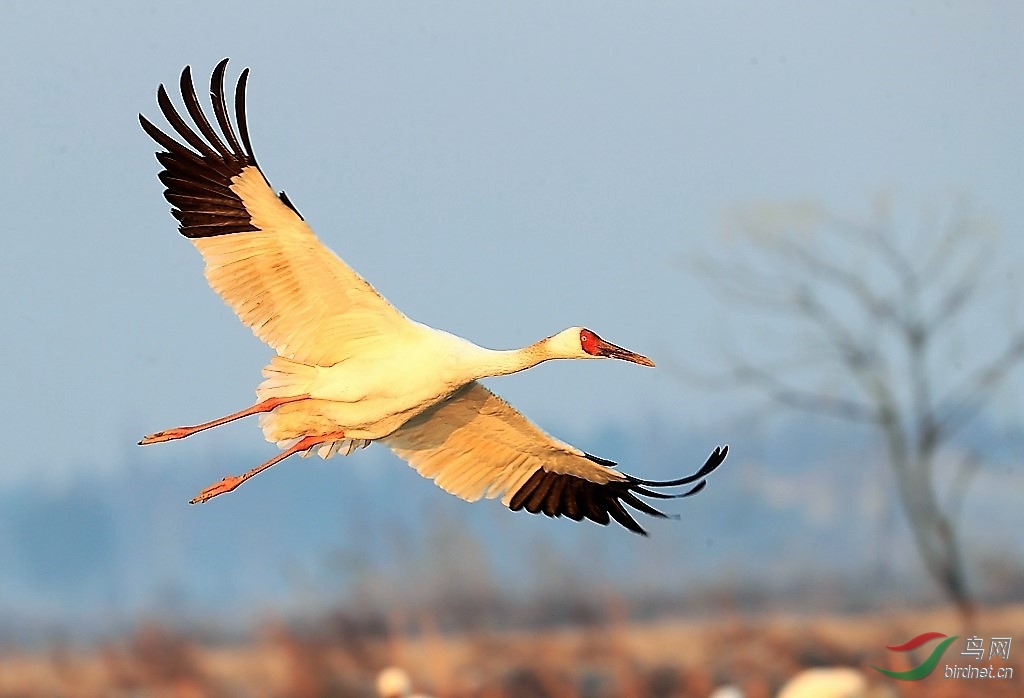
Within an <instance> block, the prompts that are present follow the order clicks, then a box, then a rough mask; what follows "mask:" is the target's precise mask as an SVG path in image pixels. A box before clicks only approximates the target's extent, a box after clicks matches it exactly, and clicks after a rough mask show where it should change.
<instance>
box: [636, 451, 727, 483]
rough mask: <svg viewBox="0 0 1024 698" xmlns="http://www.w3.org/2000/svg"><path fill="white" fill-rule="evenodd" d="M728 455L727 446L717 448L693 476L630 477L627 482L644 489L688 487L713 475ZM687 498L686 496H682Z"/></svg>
mask: <svg viewBox="0 0 1024 698" xmlns="http://www.w3.org/2000/svg"><path fill="white" fill-rule="evenodd" d="M728 455H729V446H728V445H725V446H718V447H717V448H715V450H714V451H712V452H711V455H710V456H708V459H707V460H706V461H704V465H702V466H701V468H700V470H698V471H697V472H695V473H694V474H693V475H687V476H686V477H681V478H678V479H676V480H641V479H640V478H638V477H632V476H630V478H629V481H630V482H633V483H635V484H637V485H643V486H646V487H678V486H680V485H689V484H690V483H692V482H697V481H698V480H703V479H704V478H706V477H707V476H708V475H710V474H711V473H713V472H714V471H715V470H716V469H717V468H718V466H720V465H721V464H722V463H723V462H725V458H726V456H728ZM682 496H687V495H682Z"/></svg>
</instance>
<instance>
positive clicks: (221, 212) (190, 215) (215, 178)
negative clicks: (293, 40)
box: [139, 58, 412, 366]
mask: <svg viewBox="0 0 1024 698" xmlns="http://www.w3.org/2000/svg"><path fill="white" fill-rule="evenodd" d="M227 62H228V59H226V58H225V59H224V60H223V61H221V62H220V63H218V64H217V67H216V68H215V69H214V71H213V77H212V78H211V80H210V95H211V98H212V102H213V112H214V115H215V117H216V123H217V127H214V126H213V125H212V124H211V123H210V121H209V120H208V119H207V116H206V114H205V113H204V110H203V108H202V106H200V104H199V99H198V98H197V97H196V91H195V86H194V85H193V83H192V76H191V72H190V70H189V68H188V67H186V68H185V70H184V71H182V73H181V94H182V98H183V100H184V103H185V108H186V110H187V112H188V116H189V117H190V118H191V120H192V122H193V125H194V128H193V125H190V124H189V123H187V122H186V120H185V119H184V118H182V116H181V115H180V114H178V112H177V111H176V110H175V108H174V106H173V105H172V104H171V100H170V98H168V96H167V91H166V90H165V89H164V86H163V85H161V86H160V89H159V90H158V91H157V102H158V104H159V105H160V110H161V111H162V112H163V114H164V116H165V117H166V118H167V122H168V123H169V124H170V125H171V127H172V128H173V129H174V131H175V132H176V133H177V135H178V136H179V137H180V139H181V140H180V141H179V140H176V139H175V138H172V137H171V136H168V135H167V134H166V133H164V132H163V131H161V130H160V129H158V128H157V127H156V126H154V125H153V124H152V123H150V122H149V121H148V120H147V119H146V118H145V117H144V116H142V115H141V114H140V115H139V120H140V122H141V123H142V128H143V129H145V131H146V133H148V134H149V135H150V136H151V137H152V138H153V140H155V141H156V142H157V143H158V144H160V145H161V146H162V147H163V148H164V150H163V152H158V153H157V154H156V157H157V160H159V161H160V164H161V165H163V166H164V170H163V171H162V172H161V173H160V181H162V182H163V183H164V184H165V185H166V186H167V190H166V191H165V192H164V196H165V197H166V198H167V200H168V201H169V202H170V203H171V205H172V206H173V207H174V208H173V209H172V210H171V213H172V214H173V215H174V217H175V218H177V219H178V221H179V223H180V226H179V228H178V230H179V231H181V234H182V235H184V236H185V237H187V238H189V239H190V240H191V241H192V243H193V244H194V245H195V246H196V247H197V248H198V249H199V251H200V253H202V255H203V259H204V260H205V261H206V279H207V281H209V282H210V286H212V287H213V289H214V290H215V291H216V292H217V293H219V294H220V296H221V297H222V298H223V299H224V301H225V302H226V303H227V304H228V305H229V306H230V307H231V308H232V309H233V310H234V311H235V313H237V314H238V317H239V318H241V320H242V322H244V323H245V324H246V325H248V326H249V327H250V328H252V331H253V333H254V334H255V335H256V336H257V337H259V338H260V339H262V340H263V341H264V342H266V343H267V344H269V345H270V346H271V347H273V348H274V349H275V350H277V353H278V354H280V355H281V356H284V357H287V358H289V359H294V360H296V361H301V362H303V363H308V364H316V365H320V366H328V365H331V364H334V363H337V362H338V361H341V360H343V359H346V358H348V357H350V356H352V355H353V354H355V353H357V352H358V351H359V350H360V348H361V347H364V346H365V345H366V344H368V343H373V342H375V341H379V340H380V339H381V338H382V337H385V336H388V335H393V334H395V333H402V332H408V331H410V330H411V329H412V324H411V323H410V321H409V320H408V319H407V318H406V317H405V316H404V315H402V313H400V312H399V311H398V310H396V309H395V308H394V306H392V305H391V304H390V303H388V302H387V301H386V300H385V299H384V298H383V297H382V296H381V295H380V294H379V293H377V291H376V290H375V289H374V288H373V287H372V286H371V285H370V284H369V283H367V282H366V281H365V280H363V278H362V277H360V276H359V275H358V274H357V273H356V272H355V271H353V270H352V268H351V267H349V266H348V265H347V264H345V263H344V262H343V261H342V260H341V259H339V258H338V257H337V255H335V254H334V253H333V252H331V250H329V249H328V248H327V247H325V246H324V245H323V244H322V243H321V242H320V241H319V240H318V239H317V237H316V235H315V234H314V233H313V231H312V230H311V229H310V227H309V226H308V225H306V223H305V221H304V220H303V219H302V216H300V215H299V213H298V212H297V211H296V209H295V207H294V206H292V204H291V202H290V201H289V200H288V198H287V196H286V195H285V194H284V192H281V194H280V196H278V195H276V194H275V193H274V191H273V190H272V189H271V188H270V185H269V184H268V183H267V180H266V178H265V177H264V175H263V172H262V171H261V170H260V167H259V165H258V164H257V163H256V158H255V156H254V155H253V150H252V145H251V143H250V142H249V129H248V125H247V124H246V119H245V85H246V80H247V78H248V74H249V70H248V68H247V69H245V70H244V71H242V74H241V76H240V77H239V79H238V85H237V87H236V88H235V114H234V116H235V120H236V122H237V126H238V128H237V133H236V130H235V127H234V126H233V125H232V123H231V118H230V116H229V114H228V108H227V104H226V102H225V98H224V70H225V68H226V66H227ZM182 141H183V142H182Z"/></svg>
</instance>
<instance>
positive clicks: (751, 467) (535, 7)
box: [0, 0, 1024, 697]
mask: <svg viewBox="0 0 1024 698" xmlns="http://www.w3.org/2000/svg"><path fill="white" fill-rule="evenodd" d="M3 14H4V20H3V22H2V23H0V85H2V87H3V92H4V100H3V103H4V109H3V110H2V111H0V127H2V128H0V177H2V185H3V186H2V187H0V197H2V200H3V203H4V206H3V210H4V216H3V230H4V249H3V253H2V254H0V313H2V316H3V317H4V318H5V320H6V322H5V325H6V327H7V330H6V331H5V340H6V341H4V342H3V344H2V348H0V358H2V360H3V363H4V371H3V376H4V377H3V387H4V394H5V399H4V400H3V401H2V404H0V411H2V423H3V425H4V436H5V439H4V446H5V453H4V457H3V459H2V461H0V695H112V694H131V695H309V696H318V695H345V696H347V695H352V696H370V695H374V688H373V686H374V677H375V676H376V675H377V672H379V671H380V670H381V669H383V668H384V667H386V666H388V665H399V666H401V667H403V668H404V669H405V670H406V671H408V672H409V674H410V676H411V679H412V682H413V684H414V685H415V686H416V687H417V688H418V689H419V690H422V691H423V692H425V693H429V694H432V695H439V696H520V695H521V696H666V697H667V696H690V695H692V696H705V695H710V694H711V692H712V690H714V689H715V688H716V687H721V686H723V685H726V684H731V685H734V686H736V687H737V688H739V689H741V690H743V691H744V692H745V694H746V695H748V696H759V695H765V696H767V695H775V693H776V692H777V691H778V690H779V689H780V687H781V686H782V684H783V682H784V681H785V680H787V679H788V678H789V677H790V676H792V675H793V674H794V673H795V672H796V671H798V670H799V669H801V668H803V667H808V666H817V665H831V664H843V665H848V666H852V667H854V668H855V669H857V670H858V671H859V672H861V673H862V674H863V676H864V677H865V678H866V679H867V680H868V682H869V683H870V684H871V685H872V686H873V688H874V689H877V690H879V691H882V692H883V693H881V694H884V695H981V694H982V693H981V692H980V688H979V685H978V684H977V683H972V682H971V681H946V680H944V679H943V678H942V677H941V676H939V675H938V674H939V672H941V671H942V665H941V664H940V665H939V669H938V671H937V672H936V674H935V675H933V676H931V677H929V678H928V679H927V680H925V681H923V682H898V681H893V680H889V679H886V678H885V677H882V676H881V675H880V674H878V673H876V672H874V671H873V670H872V669H871V668H870V665H871V664H876V665H879V666H882V667H888V668H896V669H908V668H911V667H912V666H915V665H916V664H918V663H920V661H921V660H923V659H924V657H925V656H927V653H928V650H929V647H925V648H922V649H920V650H917V651H915V652H913V653H909V655H908V656H904V655H900V656H896V654H894V653H890V652H888V651H887V650H885V649H884V646H886V645H894V644H899V643H902V642H904V641H906V640H908V639H909V638H910V637H913V636H915V635H918V634H920V633H922V632H925V631H941V632H943V633H945V634H947V635H950V636H952V635H959V636H960V637H962V638H965V637H968V636H975V635H976V636H980V637H982V638H984V639H985V640H986V642H987V641H988V638H991V637H999V636H1012V634H1013V631H1014V629H1017V628H1020V627H1024V623H1022V621H1024V611H1022V608H1024V606H1022V601H1024V582H1022V572H1024V513H1022V511H1024V510H1022V509H1021V508H1020V506H1019V502H1020V500H1021V495H1022V493H1024V472H1022V469H1021V454H1022V446H1024V432H1022V429H1021V424H1022V423H1024V422H1022V416H1024V399H1022V397H1021V396H1022V395H1024V390H1022V388H1024V368H1022V365H1024V314H1022V311H1021V309H1020V305H1019V303H1018V299H1019V298H1020V296H1021V291H1022V278H1021V274H1020V271H1019V270H1020V263H1021V260H1024V241H1022V240H1024V237H1022V235H1021V227H1022V223H1024V196H1022V190H1024V188H1022V185H1024V131H1022V129H1021V128H1020V124H1021V122H1022V117H1024V41H1022V40H1021V39H1022V36H1021V34H1022V31H1021V29H1022V27H1024V10H1022V7H1021V5H1020V4H1019V3H1013V2H949V3H943V4H938V3H930V2H866V3H865V2H859V3H828V4H821V3H813V2H782V3H771V4H758V3H742V2H714V3H711V2H685V3H658V2H649V3H632V4H615V3H597V4H595V3H589V2H562V3H557V4H556V3H542V2H521V3H492V2H484V3H448V2H439V3H430V4H421V3H411V2H338V3H304V2H297V3H291V4H287V5H285V4H283V3H261V2H249V3H239V2H226V3H217V4H210V3H200V2H181V3H173V4H170V3H165V4H162V5H156V4H148V3H127V2H125V3H117V2H115V3H104V4H102V5H99V6H97V5H92V4H89V3H85V4H75V5H73V4H68V3H54V2H21V1H19V0H5V2H4V3H3ZM225 56H230V57H231V59H232V62H231V64H230V65H229V69H228V73H229V80H233V79H234V78H235V76H236V75H237V71H239V70H240V69H241V68H243V67H246V66H249V67H251V68H252V74H251V76H250V80H249V96H248V105H249V108H248V114H249V125H250V132H251V136H252V140H253V143H254V147H255V150H256V153H257V155H258V157H259V159H260V163H261V165H262V167H263V168H264V169H265V170H266V172H267V175H268V177H269V179H270V180H271V183H272V185H273V186H275V187H276V188H278V189H282V188H283V189H286V190H287V191H288V193H289V196H290V198H291V200H292V201H294V203H295V204H296V206H297V207H298V209H299V210H300V211H302V213H303V215H304V216H305V218H306V219H307V221H309V222H310V223H311V224H312V225H313V227H314V229H315V230H316V231H317V232H318V234H319V235H320V237H321V238H322V239H323V241H324V242H325V243H326V244H327V245H329V246H330V247H331V248H332V249H334V250H335V251H336V252H338V253H339V255H341V256H342V257H343V258H344V259H345V260H346V261H347V262H349V263H350V264H351V265H352V266H353V267H354V268H356V269H357V270H358V271H359V272H360V273H361V274H362V275H363V276H365V277H366V278H367V279H368V280H370V281H371V282H372V283H373V284H374V285H375V286H376V287H377V288H378V289H379V290H380V291H381V292H382V293H383V294H384V295H385V296H387V297H388V298H389V299H390V300H391V301H392V302H393V303H394V304H395V305H397V306H398V307H399V308H401V309H402V310H403V311H404V312H406V313H407V314H408V315H409V316H410V317H413V318H415V319H417V320H419V321H421V322H425V323H427V324H430V325H432V326H435V327H441V328H444V329H447V330H449V331H452V332H454V333H456V334H459V335H461V336H464V337H467V338H469V339H471V340H473V341H475V342H477V343H479V344H482V345H484V346H488V347H493V348H510V347H517V346H522V345H525V344H528V343H530V342H533V341H534V340H536V339H538V338H540V337H543V336H546V335H549V334H552V333H554V332H556V331H558V330H560V329H562V328H564V327H566V326H570V325H585V326H587V327H590V328H592V329H594V330H595V331H597V332H598V333H600V334H601V335H602V336H604V337H606V338H607V339H609V340H611V341H613V342H616V343H619V344H622V345H624V346H627V347H629V348H630V349H634V350H636V351H639V352H641V353H644V354H646V355H648V356H651V357H652V358H653V359H654V360H655V362H656V363H657V364H658V368H657V369H655V370H644V369H640V368H638V367H636V366H632V365H626V364H622V365H619V362H615V364H616V365H611V363H597V362H576V363H574V362H557V363H555V364H545V365H542V366H540V367H537V368H536V369H533V370H531V371H529V372H527V373H526V374H524V375H519V376H513V377H508V378H500V379H493V380H491V381H488V382H487V384H488V386H489V387H490V388H491V389H492V390H494V391H495V392H497V393H499V394H500V395H502V396H503V397H505V398H506V399H508V400H509V401H510V402H511V403H512V404H513V405H515V406H516V407H517V408H519V409H520V410H522V411H523V412H524V413H525V414H526V415H528V416H529V417H530V418H531V419H533V420H534V421H536V422H537V423H538V424H539V425H541V426H542V427H543V428H545V429H546V430H548V431H549V432H551V433H552V434H554V435H556V436H558V437H559V438H561V439H564V440H566V441H569V442H571V443H573V444H576V445H578V446H579V447H581V448H583V449H585V450H587V451H588V452H591V453H596V454H598V455H600V456H603V457H606V458H610V459H613V460H616V461H618V462H619V463H620V464H621V467H622V468H623V469H624V470H626V471H627V472H630V473H632V474H635V475H638V476H640V477H644V478H654V479H657V478H669V477H676V476H679V475H682V474H688V473H690V472H692V471H693V470H695V469H696V468H697V467H698V466H699V464H700V463H702V462H703V460H704V458H705V457H706V456H707V454H708V453H709V452H710V451H711V450H712V449H713V448H714V447H715V446H717V445H719V444H724V443H728V444H729V445H730V447H731V453H730V457H729V459H728V461H727V462H726V464H725V466H723V467H722V468H721V469H720V470H719V471H718V472H716V473H715V474H714V475H713V477H712V478H711V481H710V483H709V487H708V488H707V490H706V491H705V492H703V493H702V494H700V495H699V496H698V497H695V498H692V499H688V500H682V501H678V502H673V503H670V505H669V506H670V509H671V511H672V512H673V513H677V514H678V515H679V517H680V520H678V521H673V520H668V521H661V520H654V521H645V522H644V525H645V527H646V528H648V530H649V531H650V532H651V536H650V538H649V539H641V538H639V537H637V536H634V535H632V534H630V533H628V532H626V531H624V530H619V529H613V528H602V527H599V526H596V525H593V524H589V523H587V524H576V523H574V522H571V521H564V520H549V519H546V518H544V517H532V516H529V515H527V514H525V513H521V512H520V513H512V512H510V511H508V510H506V509H505V508H503V507H502V506H500V504H498V503H495V502H481V503H477V504H467V503H464V502H461V501H460V500H457V499H455V498H453V497H450V496H448V495H446V494H444V493H443V492H441V491H440V490H438V489H437V488H436V487H435V486H434V485H433V484H432V483H431V482H429V481H426V480H423V479H422V478H420V477H419V476H418V475H417V474H416V473H415V472H414V471H413V470H412V469H410V468H408V467H407V466H406V465H405V464H404V463H403V462H401V461H400V460H398V459H397V458H396V457H394V456H393V455H392V454H391V453H390V451H388V450H387V449H385V448H383V447H381V446H373V447H371V448H369V449H367V450H365V451H360V452H358V453H356V454H353V455H352V456H350V457H348V458H334V459H331V460H329V461H322V460H320V459H319V458H311V459H307V460H302V459H298V458H295V459H291V460H289V461H287V462H286V463H284V464H282V465H280V466H278V467H276V468H274V469H272V470H270V471H268V472H267V473H265V474H263V475H261V476H260V477H259V478H257V479H255V480H253V481H252V482H251V483H248V484H246V486H245V487H244V488H241V489H240V490H238V491H237V492H235V493H233V494H231V495H230V496H227V497H221V498H218V499H217V500H216V501H213V502H211V503H209V504H207V505H204V506H200V507H191V506H188V505H187V504H186V502H187V501H188V500H189V499H190V498H191V497H192V496H194V495H195V494H196V493H197V492H198V491H199V490H200V489H202V488H203V487H205V486H206V485H208V484H210V483H212V482H214V481H216V480H218V479H220V478H221V477H222V476H224V475H226V474H229V473H237V472H241V471H243V470H246V469H248V468H249V467H252V466H253V465H255V464H257V463H259V462H261V461H263V460H265V459H266V458H268V457H269V456H270V455H272V454H273V453H274V452H275V448H274V447H273V446H272V445H270V444H267V443H265V442H263V439H262V435H261V433H260V432H259V430H258V429H257V427H256V424H255V420H247V421H243V422H238V423H235V424H232V425H229V426H225V427H223V428H220V429H217V430H214V431H211V432H207V433H204V434H202V435H199V436H196V437H195V438H192V439H188V440H185V441H180V442H174V443H171V444H167V445H162V446H154V447H151V448H146V449H141V448H139V447H137V446H136V445H135V444H136V442H137V441H138V439H139V438H140V437H141V436H142V435H143V434H146V433H149V432H152V431H155V430H158V429H163V428H167V427H170V426H176V425H179V424H192V423H197V422H200V421H203V420H206V419H210V418H213V417H215V416H219V415H222V414H226V413H228V412H230V411H233V410H236V409H239V408H241V407H243V406H246V405H248V404H250V403H251V401H252V396H253V393H252V391H253V389H254V388H255V386H256V384H257V383H258V381H259V371H260V368H261V367H262V366H263V365H264V364H265V363H266V362H267V360H268V357H269V356H270V351H269V350H268V349H267V348H266V347H265V346H263V345H262V344H261V343H260V342H259V341H258V340H256V339H255V338H253V337H252V335H251V333H250V332H249V330H248V329H246V328H245V327H243V326H242V325H241V324H240V323H239V322H238V321H237V320H236V319H235V317H234V316H233V314H232V313H231V311H230V310H229V309H228V308H227V307H226V306H224V305H223V304H222V303H221V301H220V300H219V299H218V298H217V297H216V295H215V294H214V293H213V292H212V291H210V289H209V288H208V287H207V285H206V283H205V281H204V279H203V276H202V273H201V263H200V259H199V256H198V255H197V254H196V253H195V251H194V250H193V249H192V247H191V245H189V244H187V242H186V241H185V240H184V239H182V238H181V237H180V236H179V235H178V234H177V232H176V225H175V222H174V221H173V219H172V218H171V216H170V215H169V212H168V209H169V206H168V205H167V204H166V202H165V201H164V200H163V198H162V196H161V192H162V185H161V184H160V183H159V182H158V180H157V178H156V174H157V171H158V169H159V167H158V165H157V163H156V161H155V159H154V158H153V151H154V150H155V148H154V144H153V143H152V142H151V141H150V140H149V139H148V137H147V136H146V135H145V134H144V133H143V132H142V130H141V129H140V128H139V126H138V121H137V114H138V113H139V112H142V113H144V114H146V115H147V116H148V117H150V118H151V119H154V120H155V121H156V122H157V123H159V124H162V123H163V122H162V119H160V116H159V109H158V108H157V106H156V101H155V90H156V87H157V85H158V84H159V83H161V82H163V83H165V84H167V85H168V86H169V88H172V89H170V91H171V93H172V96H175V97H176V96H177V90H176V89H173V88H174V87H175V86H176V81H177V78H178V75H179V73H180V71H181V69H182V67H183V66H184V65H186V64H190V65H191V66H192V68H193V71H194V73H195V75H196V79H197V81H198V82H199V83H200V84H202V83H203V81H204V80H206V78H207V76H208V74H209V71H210V70H212V68H213V66H214V65H215V63H216V62H217V61H218V60H220V59H221V58H223V57H225ZM200 92H202V90H200ZM179 103H180V102H179ZM953 647H954V648H959V649H956V651H955V652H954V650H953V649H951V650H950V651H949V655H950V657H953V656H954V655H955V659H949V658H947V660H948V661H950V662H953V661H957V662H959V663H961V664H963V663H966V662H967V661H968V660H966V659H964V658H962V657H961V656H960V654H959V652H960V651H961V650H962V649H963V646H962V645H960V644H956V645H953ZM1016 655H1017V653H1016V652H1015V651H1014V650H1011V652H1010V654H1009V656H1008V658H1007V659H1005V660H1000V659H999V658H998V657H997V658H994V659H992V661H991V663H992V664H994V665H997V666H1007V667H1016V666H1017V665H1018V664H1019V662H1017V656H1016ZM900 662H903V664H902V665H900V664H899V663H900ZM1000 662H1001V663H1000ZM1021 680H1024V679H1021V678H1020V677H1014V679H1013V680H1009V681H990V682H987V683H985V685H984V688H985V692H984V695H1019V691H1020V681H1021ZM925 684H927V686H926V685H925ZM997 684H998V685H997ZM1004 692H1005V693H1004Z"/></svg>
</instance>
